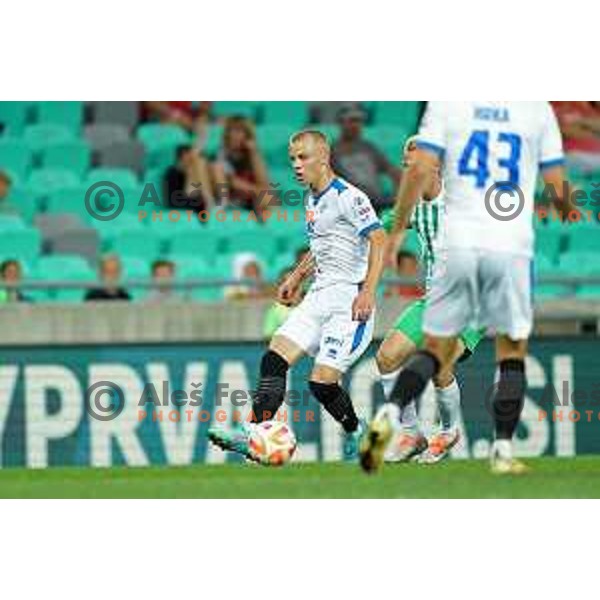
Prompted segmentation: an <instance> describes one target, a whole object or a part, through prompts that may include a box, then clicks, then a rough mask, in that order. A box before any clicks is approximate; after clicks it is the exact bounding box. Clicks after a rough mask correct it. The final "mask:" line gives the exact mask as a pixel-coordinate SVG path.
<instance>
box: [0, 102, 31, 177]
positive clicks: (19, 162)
mask: <svg viewBox="0 0 600 600" xmlns="http://www.w3.org/2000/svg"><path fill="white" fill-rule="evenodd" d="M0 104H4V103H3V102H0ZM31 158H32V157H31V151H30V150H29V148H28V147H27V144H25V142H23V141H22V140H19V139H16V138H7V137H2V138H0V169H2V170H5V171H9V172H10V173H11V175H13V176H16V177H18V178H19V179H20V180H24V179H25V177H26V176H27V174H28V172H29V168H30V166H31Z"/></svg>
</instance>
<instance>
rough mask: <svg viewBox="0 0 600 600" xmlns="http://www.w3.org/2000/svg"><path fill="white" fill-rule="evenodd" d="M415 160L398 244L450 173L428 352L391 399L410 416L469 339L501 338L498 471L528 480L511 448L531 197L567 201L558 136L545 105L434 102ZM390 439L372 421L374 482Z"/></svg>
mask: <svg viewBox="0 0 600 600" xmlns="http://www.w3.org/2000/svg"><path fill="white" fill-rule="evenodd" d="M417 147H418V153H417V155H416V156H415V160H414V162H413V163H412V164H411V165H410V166H409V168H408V169H407V170H406V171H405V173H404V177H403V180H402V185H401V188H400V190H399V192H398V197H397V202H396V224H395V228H394V231H393V232H392V234H391V238H390V242H389V243H390V244H391V245H393V244H394V240H395V238H396V237H398V236H399V234H400V233H401V232H402V231H404V229H405V228H406V226H407V224H408V222H409V219H410V215H411V214H412V211H413V207H414V205H415V203H416V201H417V199H418V198H419V197H420V196H421V193H422V190H423V188H424V186H425V185H426V183H427V182H428V180H429V177H430V176H431V174H432V173H433V172H435V170H436V169H439V168H441V169H442V174H443V175H442V176H443V179H444V182H445V185H446V198H445V201H446V211H447V212H446V219H445V221H444V224H443V227H444V229H445V230H444V231H441V232H440V236H441V240H442V242H441V244H440V246H441V250H440V252H439V253H438V260H437V261H436V264H435V266H434V271H433V277H432V283H431V293H430V298H429V303H428V305H427V308H426V311H425V316H424V331H425V334H426V338H425V348H424V349H423V350H422V351H420V352H418V353H417V354H416V355H414V356H413V357H412V358H411V359H410V360H409V361H408V362H407V364H406V365H405V367H404V370H403V371H402V373H401V374H400V376H399V378H398V379H397V382H396V385H395V387H394V390H393V392H392V394H391V401H392V402H394V403H395V404H397V405H398V406H400V408H403V407H404V406H406V405H407V404H408V403H410V402H411V401H412V400H414V399H415V398H417V397H418V396H419V395H420V394H421V393H422V392H423V390H424V388H425V386H426V385H427V384H428V382H429V381H430V380H431V378H432V377H433V376H435V374H436V373H438V372H439V370H440V368H441V366H443V365H447V364H448V362H449V361H450V360H451V357H452V355H453V353H454V350H455V345H456V340H457V337H458V335H459V334H460V332H461V331H463V330H464V329H465V328H467V327H470V326H483V327H489V328H491V329H493V330H494V331H495V333H496V358H497V367H498V368H497V382H496V385H495V386H494V389H493V397H492V403H491V405H492V410H491V412H492V414H493V419H494V428H495V440H494V443H493V445H492V452H491V461H492V465H491V466H492V470H493V471H494V472H497V473H513V474H516V473H521V472H524V471H525V470H526V468H525V466H524V465H523V464H522V463H520V462H519V461H516V460H515V459H514V458H513V455H512V437H513V434H514V432H515V429H516V427H517V424H518V421H519V417H520V413H521V410H522V407H523V401H524V395H525V389H526V379H525V356H526V352H527V340H528V337H529V335H530V333H531V330H532V321H533V308H532V258H533V252H534V248H533V241H534V234H533V218H534V188H535V184H536V179H537V176H538V173H539V172H541V173H542V176H543V178H544V181H545V183H546V184H551V185H552V186H553V187H554V189H555V191H556V192H557V195H556V196H555V201H556V203H557V204H558V205H559V206H560V207H562V208H564V207H563V204H565V199H563V198H562V197H559V194H560V193H561V192H560V190H562V184H563V181H564V157H563V148H562V140H561V135H560V131H559V129H558V125H557V122H556V118H555V116H554V113H553V112H552V109H551V107H550V104H549V103H548V102H506V101H500V102H496V101H482V102H430V103H429V105H428V107H427V111H426V113H425V115H424V118H423V122H422V125H421V127H420V131H419V135H418V143H417ZM390 437H391V427H390V423H389V417H388V418H385V417H382V418H379V419H375V420H374V421H373V422H372V423H371V425H370V428H369V432H368V435H367V436H365V439H364V442H363V445H362V447H361V465H362V467H363V468H364V469H365V470H366V471H368V472H369V471H374V470H375V469H377V468H378V467H379V466H380V465H381V463H382V461H383V454H384V452H385V448H386V446H387V444H388V442H389V439H390Z"/></svg>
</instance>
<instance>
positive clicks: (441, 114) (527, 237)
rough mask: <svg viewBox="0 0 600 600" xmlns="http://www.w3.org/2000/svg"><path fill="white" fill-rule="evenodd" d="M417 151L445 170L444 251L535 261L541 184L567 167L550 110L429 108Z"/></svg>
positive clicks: (463, 105) (515, 105)
mask: <svg viewBox="0 0 600 600" xmlns="http://www.w3.org/2000/svg"><path fill="white" fill-rule="evenodd" d="M417 146H418V147H420V148H422V149H424V150H428V151H431V152H434V153H435V154H437V155H438V156H439V158H440V159H441V160H442V162H443V175H442V177H443V180H444V184H445V187H446V196H445V202H446V219H445V223H444V228H443V230H442V231H441V232H440V234H441V236H442V239H443V240H444V244H443V245H445V246H447V247H450V248H477V249H482V250H489V251H500V252H511V253H513V254H518V255H523V256H532V255H533V217H534V192H535V185H536V180H537V176H538V173H539V170H540V169H545V168H551V167H555V166H558V165H561V164H563V162H564V156H563V149H562V140H561V135H560V131H559V128H558V124H557V121H556V117H555V116H554V113H553V111H552V108H551V106H550V104H549V103H548V102H510V101H481V102H430V103H429V104H428V106H427V110H426V112H425V115H424V117H423V122H422V124H421V127H420V131H419V134H418V140H417ZM500 183H503V184H504V186H501V187H500V189H496V190H495V191H492V192H490V190H491V189H492V187H493V186H494V185H495V184H500ZM519 190H520V192H522V195H521V198H519ZM488 192H489V196H488V201H487V203H486V194H487V193H488ZM486 204H487V208H486ZM521 205H522V206H523V208H522V211H521V212H520V213H519V214H517V207H519V206H521ZM490 207H491V208H490ZM490 210H491V211H493V212H494V213H495V215H492V214H490ZM498 217H500V218H498ZM502 219H504V220H502Z"/></svg>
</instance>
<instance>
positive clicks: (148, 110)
mask: <svg viewBox="0 0 600 600" xmlns="http://www.w3.org/2000/svg"><path fill="white" fill-rule="evenodd" d="M211 105H212V102H207V101H190V100H169V101H164V100H151V101H149V102H144V105H143V110H144V114H143V120H144V121H160V122H161V123H174V124H176V125H180V126H181V127H183V128H185V129H187V130H188V131H194V132H198V130H199V128H203V127H205V125H206V123H207V122H208V118H209V114H210V109H211Z"/></svg>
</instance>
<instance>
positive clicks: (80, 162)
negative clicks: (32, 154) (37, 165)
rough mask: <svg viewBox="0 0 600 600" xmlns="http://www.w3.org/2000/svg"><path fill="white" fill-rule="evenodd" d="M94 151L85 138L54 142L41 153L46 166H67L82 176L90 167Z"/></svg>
mask: <svg viewBox="0 0 600 600" xmlns="http://www.w3.org/2000/svg"><path fill="white" fill-rule="evenodd" d="M91 158H92V152H91V150H90V147H89V146H88V144H87V143H86V142H85V141H84V140H73V141H71V142H66V143H61V144H54V145H52V146H48V147H47V148H45V149H44V150H43V151H42V153H41V162H42V166H44V167H46V168H50V167H53V168H56V167H66V168H68V169H70V170H71V171H72V172H73V173H76V174H77V175H78V176H79V177H80V178H83V176H84V175H85V174H86V173H87V171H88V169H89V168H90V164H91Z"/></svg>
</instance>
